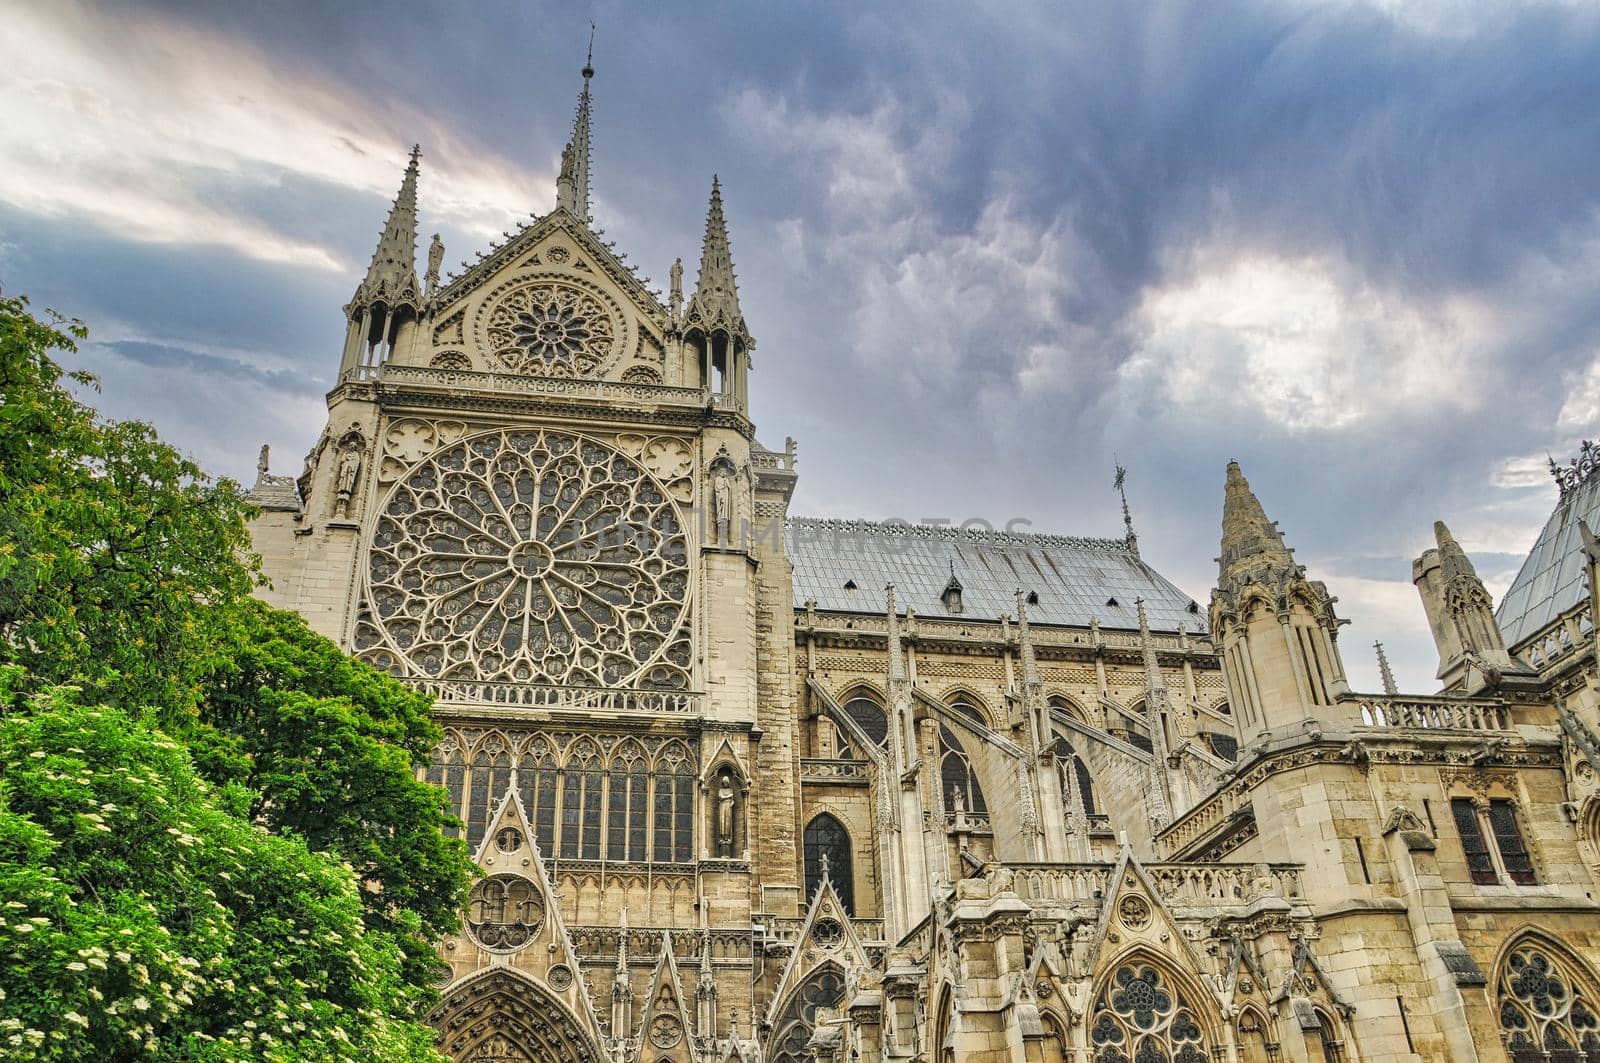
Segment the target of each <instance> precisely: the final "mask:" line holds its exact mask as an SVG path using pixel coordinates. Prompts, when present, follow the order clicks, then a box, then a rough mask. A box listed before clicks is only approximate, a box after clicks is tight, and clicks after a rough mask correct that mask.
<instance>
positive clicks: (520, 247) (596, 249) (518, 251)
mask: <svg viewBox="0 0 1600 1063" xmlns="http://www.w3.org/2000/svg"><path fill="white" fill-rule="evenodd" d="M557 232H560V233H564V234H566V235H567V236H568V237H569V238H571V240H572V241H573V243H575V244H577V245H578V248H579V250H580V253H581V254H582V255H584V256H586V257H587V258H588V259H589V260H590V261H592V262H593V264H594V267H595V268H596V269H598V270H599V271H600V272H601V273H602V274H603V275H604V276H606V277H608V278H610V279H611V281H612V282H613V283H614V284H616V286H617V287H618V288H620V289H621V290H622V291H623V292H624V293H625V294H626V295H627V296H628V297H629V298H630V299H631V300H632V301H633V303H634V304H635V306H636V307H637V308H638V309H639V310H640V312H641V313H643V314H644V315H645V316H646V317H648V318H650V319H651V320H652V321H655V322H657V323H658V324H659V323H662V322H665V320H666V317H667V308H666V307H664V306H662V305H661V301H660V300H659V299H657V298H656V296H655V293H654V292H652V291H651V290H650V289H649V288H646V287H645V286H644V282H643V281H641V280H640V279H639V277H638V275H637V274H635V273H634V271H633V270H632V269H631V268H629V267H628V266H627V265H626V264H624V263H623V261H622V259H621V258H619V257H618V256H617V254H616V253H615V252H614V251H612V250H611V249H610V248H609V247H607V246H606V245H605V244H604V243H602V242H601V240H600V238H599V237H597V236H595V234H594V233H593V232H591V231H590V229H589V227H588V226H587V225H585V224H583V223H582V222H581V221H579V220H578V219H577V217H575V216H574V215H572V214H569V213H568V212H567V211H565V210H563V209H561V208H557V209H555V210H553V211H551V212H550V213H549V214H546V215H544V216H543V217H542V218H539V219H537V220H535V221H533V222H532V223H530V224H528V225H525V226H523V227H522V228H520V229H518V230H517V232H516V233H514V234H513V235H512V236H511V238H510V239H509V240H507V241H506V242H505V243H503V244H501V245H500V246H499V247H497V248H495V249H494V250H493V251H492V252H490V253H489V254H487V255H485V256H484V257H483V258H482V259H481V260H479V261H478V262H475V263H473V264H472V265H471V266H469V267H468V268H467V270H466V272H464V273H462V274H461V275H460V276H459V277H457V278H455V279H454V280H452V281H451V282H450V283H449V284H447V285H445V286H444V287H443V288H441V289H440V290H439V293H438V294H437V295H436V296H435V297H434V301H433V304H432V305H433V309H434V310H435V312H436V313H437V314H438V315H439V317H440V319H441V320H443V318H444V317H445V316H447V314H448V313H449V312H451V311H453V310H454V309H456V308H457V307H458V306H459V305H460V304H461V303H462V302H464V301H465V299H466V298H467V297H468V296H470V295H471V294H472V293H473V292H475V291H477V290H478V289H479V288H481V287H483V286H484V285H485V284H487V283H489V282H491V281H493V280H494V279H495V278H496V277H498V276H499V275H500V274H502V273H506V272H511V271H515V270H521V269H523V268H524V266H525V265H538V264H542V263H537V264H536V263H525V261H524V260H525V259H526V258H527V257H528V256H529V255H531V254H532V253H533V252H534V250H535V249H536V248H537V247H538V246H539V245H540V244H542V243H544V242H545V241H546V240H547V239H548V238H549V237H550V236H551V235H552V234H554V233H557ZM580 268H581V267H580Z"/></svg>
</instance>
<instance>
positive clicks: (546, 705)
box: [406, 678, 702, 714]
mask: <svg viewBox="0 0 1600 1063" xmlns="http://www.w3.org/2000/svg"><path fill="white" fill-rule="evenodd" d="M406 682H407V683H408V684H410V685H411V686H412V687H414V688H415V689H417V690H420V691H421V692H422V693H424V694H432V695H433V696H434V698H436V699H437V700H438V701H439V702H440V703H441V705H443V706H462V707H476V706H489V707H501V706H503V707H507V708H520V709H547V710H550V711H552V712H604V713H677V714H698V713H699V712H700V705H701V700H702V695H700V694H697V693H689V692H687V691H676V690H609V689H602V688H599V687H562V686H543V685H533V684H529V683H490V682H474V681H467V680H443V679H417V678H407V679H406Z"/></svg>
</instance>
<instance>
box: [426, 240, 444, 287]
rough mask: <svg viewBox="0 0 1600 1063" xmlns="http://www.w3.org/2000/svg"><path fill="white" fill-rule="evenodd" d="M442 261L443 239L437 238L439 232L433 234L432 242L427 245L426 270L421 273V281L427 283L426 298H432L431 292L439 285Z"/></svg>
mask: <svg viewBox="0 0 1600 1063" xmlns="http://www.w3.org/2000/svg"><path fill="white" fill-rule="evenodd" d="M443 262H444V241H443V240H441V239H439V234H438V233H434V234H433V243H431V244H429V245H428V272H427V273H426V274H424V275H423V278H422V279H423V283H424V284H426V285H427V292H428V298H430V299H431V298H433V293H434V292H435V291H436V290H438V287H439V266H440V265H441V264H442V263H443Z"/></svg>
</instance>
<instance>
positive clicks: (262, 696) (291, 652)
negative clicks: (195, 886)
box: [189, 600, 471, 984]
mask: <svg viewBox="0 0 1600 1063" xmlns="http://www.w3.org/2000/svg"><path fill="white" fill-rule="evenodd" d="M235 625H236V629H235V631H234V634H233V637H232V638H231V639H230V640H229V641H228V644H227V648H226V652H225V655H224V657H223V658H222V659H221V660H220V661H219V663H218V664H217V666H216V668H215V670H214V671H213V672H212V674H211V675H210V676H208V677H207V678H206V680H205V683H204V687H203V700H202V709H201V723H200V725H199V726H197V727H196V728H194V729H192V730H191V731H190V738H189V740H190V742H191V744H192V745H193V746H194V747H195V748H196V750H197V751H198V750H204V751H205V752H204V753H203V754H202V755H203V756H206V757H207V758H208V759H209V760H210V761H211V762H212V764H213V765H214V767H213V769H212V771H211V772H209V773H208V774H211V775H212V776H213V777H214V778H221V777H232V778H234V779H236V780H237V781H239V782H241V783H243V784H244V785H246V786H248V787H249V788H250V789H251V790H252V791H254V793H255V794H256V797H255V799H254V802H253V805H252V808H251V812H252V814H253V815H254V816H255V817H256V818H257V819H258V820H259V821H260V822H264V823H267V824H270V825H271V826H273V827H274V828H275V829H280V830H286V831H290V832H293V833H294V834H296V835H298V836H299V837H301V838H304V839H305V840H306V842H307V844H309V845H310V846H311V847H312V848H313V849H318V850H327V851H329V852H335V853H338V854H339V855H340V856H341V857H342V858H343V859H344V860H346V861H348V862H349V863H350V864H351V865H352V866H353V867H354V868H355V870H356V873H357V874H358V875H360V876H361V879H362V881H363V883H364V884H365V885H366V887H367V889H365V890H364V891H363V898H364V900H365V901H366V905H367V925H368V926H369V927H373V928H375V929H381V930H384V931H387V932H389V933H392V934H395V935H397V937H398V938H399V939H400V940H401V942H402V945H403V946H404V948H405V950H406V955H407V964H406V974H407V977H408V978H409V979H411V980H412V981H414V982H416V983H417V984H428V983H429V982H430V981H431V980H432V976H433V975H434V973H435V972H436V971H437V969H438V966H439V959H438V954H437V953H436V952H435V943H436V942H437V941H438V940H439V939H440V938H441V937H443V936H444V935H445V934H447V933H450V932H452V931H454V930H456V929H457V927H458V926H459V916H460V911H461V904H462V901H463V899H464V897H465V895H466V889H467V885H468V882H469V875H470V873H471V864H470V862H469V861H468V859H467V852H466V844H465V843H464V842H462V841H460V840H459V839H457V838H451V837H447V836H446V833H445V832H446V829H447V828H450V827H455V826H459V824H458V823H457V821H456V820H455V819H454V817H453V815H452V814H451V813H450V812H449V811H448V810H447V809H448V805H447V802H446V798H445V793H444V791H443V790H442V789H441V788H440V787H438V786H434V785H432V784H431V783H427V782H423V781H421V780H419V779H418V778H417V774H416V773H417V771H418V769H420V768H422V767H425V766H426V765H427V764H428V762H429V760H430V759H431V757H432V753H433V748H434V746H436V745H437V744H438V742H439V740H440V739H441V738H442V737H443V732H442V731H441V730H440V728H439V726H438V725H437V724H436V723H434V722H433V719H432V716H431V712H430V710H431V708H432V699H431V698H429V697H427V696H425V695H422V694H418V693H417V692H416V691H414V690H412V689H411V688H410V687H408V686H406V685H405V684H403V683H401V682H400V681H398V680H396V679H394V678H393V677H391V676H389V675H386V674H384V673H382V672H379V671H377V670H376V669H374V668H371V667H369V666H368V665H365V664H363V663H361V662H360V661H357V660H355V659H353V658H351V657H349V656H347V655H345V654H344V653H342V652H341V651H340V650H339V647H338V646H336V645H334V644H333V643H332V642H330V641H329V640H328V639H325V638H323V637H322V636H321V635H318V634H316V633H315V632H313V631H312V630H311V629H310V628H309V627H307V626H306V623H305V621H304V620H302V619H301V618H300V617H299V616H297V615H295V614H293V613H288V612H284V611H283V610H280V609H272V608H269V607H267V606H265V605H263V604H261V603H260V602H256V601H253V600H252V601H250V602H248V603H245V604H244V605H243V606H242V607H241V608H240V609H239V610H238V613H237V616H236V620H235ZM238 754H243V756H242V758H239V757H238ZM241 767H242V768H243V769H244V770H242V771H238V770H237V769H239V768H241ZM451 833H456V831H451Z"/></svg>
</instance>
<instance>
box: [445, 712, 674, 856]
mask: <svg viewBox="0 0 1600 1063" xmlns="http://www.w3.org/2000/svg"><path fill="white" fill-rule="evenodd" d="M467 744H468V743H467V741H466V740H464V739H463V737H462V736H461V735H460V734H458V733H456V732H452V733H451V734H450V735H449V736H448V737H447V738H446V739H445V741H444V742H443V743H442V744H441V745H440V746H439V748H438V750H437V751H436V752H435V760H434V763H433V764H431V765H430V766H429V767H428V769H427V771H426V772H425V773H424V777H425V778H426V779H427V780H428V781H429V782H432V783H434V784H436V785H439V786H441V787H443V788H444V790H445V793H446V794H447V795H448V800H449V805H450V808H451V810H452V811H453V812H454V814H455V815H456V816H458V817H459V818H460V819H461V821H462V822H463V823H464V824H465V825H466V828H467V832H466V837H467V844H468V847H469V848H471V849H476V848H477V846H478V845H479V843H480V842H481V841H482V840H483V835H484V832H485V831H486V830H487V829H488V824H489V823H490V822H491V820H492V819H493V816H494V812H495V810H496V809H497V808H498V807H499V805H500V802H501V801H503V800H505V797H506V793H507V792H508V790H511V789H515V791H516V793H517V796H518V798H519V799H520V800H521V801H522V807H523V810H524V811H525V812H526V813H527V815H528V819H529V821H530V823H531V824H532V826H533V834H534V839H535V840H536V841H537V843H538V846H539V853H540V855H542V856H544V857H545V858H546V859H549V858H559V859H561V860H595V861H599V860H604V861H607V862H628V863H647V862H653V863H689V862H691V861H692V860H693V859H694V812H695V803H694V798H695V775H694V762H693V755H692V753H691V751H690V749H689V747H688V746H687V745H685V744H684V743H682V742H681V741H678V740H676V739H668V740H665V741H662V740H655V741H653V742H652V743H651V744H650V745H649V747H648V748H646V746H645V745H643V744H641V743H640V742H639V741H637V740H635V739H632V738H622V739H606V740H598V739H596V738H595V737H592V736H581V737H579V738H578V739H577V740H576V741H574V742H572V743H571V744H570V745H569V746H568V747H567V748H565V749H564V750H563V749H562V748H561V746H560V744H559V743H557V742H553V741H552V740H551V739H550V738H549V737H547V736H545V735H534V736H529V737H520V738H517V739H516V740H512V739H507V738H506V737H505V736H503V735H502V734H500V733H498V732H496V733H491V734H490V735H489V736H488V737H487V738H485V739H482V740H480V741H479V742H478V744H477V745H478V748H477V749H475V750H474V751H473V752H472V753H471V755H470V756H466V755H464V754H463V752H462V750H463V747H464V746H466V745H467Z"/></svg>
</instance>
